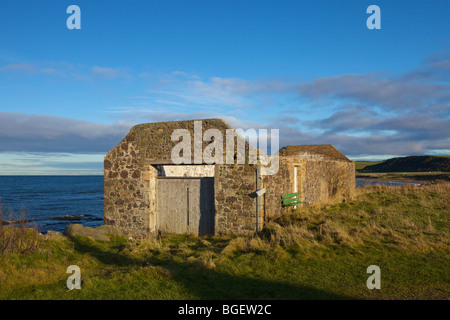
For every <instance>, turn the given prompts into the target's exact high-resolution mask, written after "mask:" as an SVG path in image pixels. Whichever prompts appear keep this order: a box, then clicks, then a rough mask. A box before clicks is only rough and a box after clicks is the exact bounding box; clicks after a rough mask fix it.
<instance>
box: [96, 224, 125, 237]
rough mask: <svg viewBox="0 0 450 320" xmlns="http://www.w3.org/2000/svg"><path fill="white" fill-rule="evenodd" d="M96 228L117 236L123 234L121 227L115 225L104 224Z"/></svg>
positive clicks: (105, 233)
mask: <svg viewBox="0 0 450 320" xmlns="http://www.w3.org/2000/svg"><path fill="white" fill-rule="evenodd" d="M95 230H97V231H98V232H100V233H102V234H104V235H108V234H110V235H115V236H123V234H122V232H120V231H119V229H117V228H116V227H114V226H106V225H102V226H99V227H97V228H95Z"/></svg>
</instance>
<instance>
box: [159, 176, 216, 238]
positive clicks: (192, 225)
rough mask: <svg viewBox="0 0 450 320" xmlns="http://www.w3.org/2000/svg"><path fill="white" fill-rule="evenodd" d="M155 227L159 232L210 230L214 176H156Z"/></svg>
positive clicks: (213, 210) (211, 229) (211, 231)
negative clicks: (156, 213) (156, 210)
mask: <svg viewBox="0 0 450 320" xmlns="http://www.w3.org/2000/svg"><path fill="white" fill-rule="evenodd" d="M157 190H158V198H157V205H158V215H157V221H156V224H157V228H158V229H159V230H161V231H162V232H175V233H192V234H195V235H213V234H214V215H215V208H214V178H209V177H208V178H200V177H199V178H178V177H177V178H173V177H159V178H158V186H157Z"/></svg>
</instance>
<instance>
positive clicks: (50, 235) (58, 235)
mask: <svg viewBox="0 0 450 320" xmlns="http://www.w3.org/2000/svg"><path fill="white" fill-rule="evenodd" d="M64 238H65V236H64V235H63V234H62V233H61V232H58V231H52V230H49V231H47V233H46V234H45V239H55V240H57V239H64Z"/></svg>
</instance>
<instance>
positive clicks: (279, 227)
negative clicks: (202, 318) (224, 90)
mask: <svg viewBox="0 0 450 320" xmlns="http://www.w3.org/2000/svg"><path fill="white" fill-rule="evenodd" d="M449 198H450V184H449V183H442V184H434V185H426V186H421V187H412V186H404V187H387V186H368V187H364V188H359V189H358V196H357V199H356V200H355V201H353V202H349V203H341V204H335V205H327V206H320V207H319V206H317V207H310V208H300V209H297V210H296V211H293V212H292V213H291V214H289V215H286V216H283V217H282V218H279V219H277V220H274V221H271V222H269V223H267V224H266V226H265V229H264V230H263V231H262V232H261V234H260V235H259V236H246V237H243V236H241V237H233V236H222V237H202V238H200V237H194V236H188V235H166V236H163V237H161V238H158V239H151V240H145V241H133V240H127V239H125V238H122V237H117V236H116V237H112V239H111V241H109V242H102V241H95V240H92V239H89V238H82V237H74V238H62V239H60V240H45V241H39V240H36V238H35V237H33V236H30V235H27V233H26V232H23V233H22V234H20V235H19V236H17V237H16V238H13V240H14V241H15V242H13V243H16V244H17V243H20V242H21V241H22V242H27V241H32V244H33V245H32V246H26V245H22V246H21V247H20V246H18V245H14V246H11V245H9V247H8V246H5V245H3V246H1V245H2V244H4V242H5V241H6V240H5V239H10V238H11V237H10V236H8V234H9V233H8V232H9V231H8V232H6V231H5V230H13V229H11V228H10V227H2V228H3V231H2V233H0V248H9V249H8V250H6V249H3V251H1V252H0V254H1V256H0V299H449V298H450V276H449V274H448V270H450V259H449V258H450V243H449V239H450V237H449V213H450V203H449V201H448V199H449ZM30 239H31V240H30ZM8 241H10V243H11V240H8ZM27 248H28V249H27ZM70 265H77V266H79V267H80V269H81V278H82V284H81V289H80V290H71V291H68V289H67V287H66V280H67V277H68V276H69V274H67V273H66V269H67V267H68V266H70ZM370 265H377V266H379V267H380V269H381V289H380V290H369V289H367V287H366V280H367V278H368V277H369V276H370V275H369V274H367V273H366V269H367V267H368V266H370Z"/></svg>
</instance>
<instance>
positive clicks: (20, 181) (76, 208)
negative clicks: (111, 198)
mask: <svg viewBox="0 0 450 320" xmlns="http://www.w3.org/2000/svg"><path fill="white" fill-rule="evenodd" d="M0 201H1V205H2V209H3V220H4V221H5V220H9V213H10V212H14V215H13V217H12V219H11V220H12V221H10V223H11V222H13V221H16V220H19V219H22V218H21V211H22V209H23V211H24V212H25V219H27V220H30V222H29V223H28V224H29V225H36V226H37V227H38V229H39V231H41V232H47V231H48V230H54V231H60V232H63V231H64V229H65V227H66V225H68V224H72V223H80V224H83V225H84V226H89V227H97V226H99V225H102V224H103V176H100V175H99V176H0Z"/></svg>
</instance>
